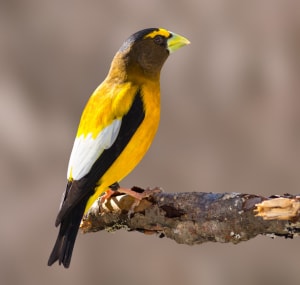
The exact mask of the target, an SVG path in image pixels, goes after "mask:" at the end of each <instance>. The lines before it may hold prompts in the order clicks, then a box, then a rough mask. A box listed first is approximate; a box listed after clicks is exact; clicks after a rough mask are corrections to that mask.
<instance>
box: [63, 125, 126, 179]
mask: <svg viewBox="0 0 300 285" xmlns="http://www.w3.org/2000/svg"><path fill="white" fill-rule="evenodd" d="M121 122H122V120H121V119H115V120H114V121H113V122H112V123H111V124H110V125H109V126H107V127H106V128H104V129H103V130H102V131H101V132H100V133H99V134H98V136H97V137H96V138H93V135H92V133H89V134H88V135H87V136H84V135H81V136H80V137H78V138H76V139H75V142H74V145H73V149H72V153H71V157H70V161H69V166H68V174H67V176H68V179H70V178H72V179H74V180H79V179H81V178H82V177H84V176H85V175H86V174H88V173H89V171H90V170H91V168H92V166H93V164H94V163H95V162H96V160H97V159H98V158H99V157H100V155H101V153H102V152H103V151H104V150H105V149H108V148H110V147H111V146H112V144H113V143H114V142H115V140H116V138H117V136H118V133H119V130H120V127H121Z"/></svg>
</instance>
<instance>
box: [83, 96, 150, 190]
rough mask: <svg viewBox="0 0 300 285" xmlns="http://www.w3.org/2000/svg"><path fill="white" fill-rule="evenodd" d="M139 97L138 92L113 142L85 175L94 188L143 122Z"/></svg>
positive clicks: (141, 104)
mask: <svg viewBox="0 0 300 285" xmlns="http://www.w3.org/2000/svg"><path fill="white" fill-rule="evenodd" d="M141 96H142V95H141V93H140V91H138V92H137V94H136V95H135V98H134V101H133V103H132V105H131V108H130V110H129V112H128V113H127V114H126V115H125V116H124V117H123V118H122V123H121V127H120V130H119V133H118V136H117V138H116V140H115V142H114V143H113V145H112V146H111V147H110V148H109V149H106V150H104V151H103V153H102V154H101V156H100V157H99V158H98V160H96V162H95V163H94V165H93V166H92V168H91V170H90V172H89V174H87V176H88V180H90V181H91V183H92V185H93V186H94V187H95V185H96V183H97V182H98V181H99V179H100V178H101V177H102V176H103V174H104V173H105V172H106V171H107V170H108V169H109V168H110V167H111V165H112V164H113V163H114V161H115V160H116V159H117V158H118V157H119V155H120V154H121V153H122V151H123V150H124V148H125V147H126V146H127V144H128V143H129V141H130V139H131V138H132V137H133V135H134V133H135V132H136V130H137V129H138V128H139V126H140V125H141V123H142V121H143V120H144V118H145V110H144V103H143V99H142V97H141Z"/></svg>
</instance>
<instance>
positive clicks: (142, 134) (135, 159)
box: [85, 85, 160, 213]
mask: <svg viewBox="0 0 300 285" xmlns="http://www.w3.org/2000/svg"><path fill="white" fill-rule="evenodd" d="M142 96H143V101H144V102H145V103H146V104H145V118H144V120H143V122H142V123H141V125H140V126H139V128H138V129H137V131H136V132H135V134H134V135H133V137H132V138H131V140H130V141H129V143H128V145H127V146H126V147H125V148H124V150H123V152H122V153H121V154H120V156H119V157H118V158H117V159H116V160H115V161H114V163H113V164H112V165H111V167H110V168H109V169H108V170H107V171H106V172H105V174H104V175H103V176H102V177H101V178H100V179H99V186H98V187H97V188H96V189H95V194H94V195H93V196H91V198H90V199H89V200H88V202H87V205H86V208H85V213H86V212H87V210H88V209H89V208H90V207H91V206H92V204H93V203H94V202H95V200H96V199H97V198H98V197H99V196H100V195H101V194H102V193H103V192H105V191H106V190H107V189H108V187H109V186H110V185H112V184H113V183H115V182H119V181H121V180H122V179H123V178H124V177H125V176H127V175H128V174H129V173H130V172H131V171H132V170H133V169H134V168H135V167H136V166H137V165H138V163H139V162H140V161H141V159H142V158H143V157H144V155H145V154H146V152H147V151H148V149H149V147H150V145H151V143H152V141H153V139H154V137H155V134H156V131H157V129H158V125H159V119H160V94H159V87H158V88H157V86H151V85H150V86H148V87H147V89H146V87H145V88H143V89H142Z"/></svg>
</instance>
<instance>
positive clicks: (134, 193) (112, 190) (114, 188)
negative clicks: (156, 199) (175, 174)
mask: <svg viewBox="0 0 300 285" xmlns="http://www.w3.org/2000/svg"><path fill="white" fill-rule="evenodd" d="M161 191H162V190H161V189H158V188H156V189H146V190H144V189H141V188H138V187H133V188H132V189H128V188H122V187H120V185H119V183H118V182H115V183H114V184H112V185H110V186H109V188H108V190H107V191H106V192H105V193H104V194H103V195H102V196H101V198H100V199H101V200H100V201H101V203H104V201H105V200H107V199H109V198H111V197H112V196H114V195H115V194H117V193H121V194H126V195H129V196H131V197H133V198H134V199H135V201H134V202H133V204H132V206H131V208H130V210H129V212H128V215H129V216H130V215H131V214H132V213H133V212H134V209H135V208H136V207H137V206H138V205H139V204H140V202H141V200H142V199H144V198H147V197H149V196H150V195H151V194H153V193H156V192H161Z"/></svg>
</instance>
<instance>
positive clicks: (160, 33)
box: [144, 29, 171, 39]
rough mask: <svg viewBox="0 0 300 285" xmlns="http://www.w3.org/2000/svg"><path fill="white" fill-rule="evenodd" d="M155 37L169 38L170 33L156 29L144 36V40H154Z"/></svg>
mask: <svg viewBox="0 0 300 285" xmlns="http://www.w3.org/2000/svg"><path fill="white" fill-rule="evenodd" d="M157 35H160V36H164V37H165V38H169V37H170V36H171V33H170V32H169V31H167V30H165V29H158V30H156V31H153V32H151V33H149V34H148V35H146V36H145V37H144V39H147V38H154V37H155V36H157Z"/></svg>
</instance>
